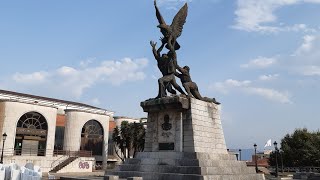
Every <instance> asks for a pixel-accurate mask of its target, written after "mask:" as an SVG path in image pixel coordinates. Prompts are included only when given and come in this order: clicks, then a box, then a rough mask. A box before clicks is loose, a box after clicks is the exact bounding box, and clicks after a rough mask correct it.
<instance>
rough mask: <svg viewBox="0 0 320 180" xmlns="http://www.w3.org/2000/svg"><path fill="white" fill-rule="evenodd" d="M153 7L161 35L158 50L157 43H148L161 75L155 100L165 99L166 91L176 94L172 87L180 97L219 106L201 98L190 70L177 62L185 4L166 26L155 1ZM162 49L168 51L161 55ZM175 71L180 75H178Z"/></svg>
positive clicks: (212, 100)
mask: <svg viewBox="0 0 320 180" xmlns="http://www.w3.org/2000/svg"><path fill="white" fill-rule="evenodd" d="M154 6H155V9H156V16H157V19H158V21H159V25H158V26H157V27H158V28H160V31H161V33H162V35H163V37H162V38H160V40H161V43H162V44H161V46H160V47H159V49H158V50H156V44H157V43H155V42H153V41H150V45H151V47H152V52H153V55H154V57H155V59H156V60H157V62H158V63H157V65H158V68H159V70H160V71H161V73H162V75H163V77H161V78H159V80H158V85H159V92H158V96H157V97H156V98H162V97H166V96H167V91H168V92H170V93H171V94H176V91H175V90H174V89H173V88H172V86H173V87H174V88H175V89H176V90H178V91H179V92H180V93H181V94H182V95H187V97H194V98H196V99H199V100H203V101H207V102H213V103H216V104H220V103H218V102H217V101H216V100H215V99H214V98H212V99H211V98H207V97H202V96H201V95H200V93H199V90H198V86H197V84H196V83H195V82H193V81H192V80H191V76H190V73H189V71H190V68H189V67H188V66H184V68H181V67H180V66H179V65H178V62H177V53H176V51H177V50H179V49H180V45H179V43H178V42H177V38H178V37H180V36H181V34H182V29H183V25H184V24H185V22H186V18H187V15H188V5H187V3H185V5H184V6H183V7H182V8H181V9H180V10H179V12H178V13H177V14H176V15H175V17H174V19H173V21H172V24H171V25H167V24H166V22H165V21H164V19H163V17H162V15H161V13H160V11H159V8H158V7H157V2H156V0H155V1H154ZM164 47H166V48H167V49H168V50H169V51H168V52H167V53H163V54H162V55H161V54H160V53H161V51H162V50H163V48H164ZM177 70H178V71H179V72H180V73H178V72H177ZM175 76H177V77H178V78H180V80H181V83H182V85H183V87H184V89H185V90H186V92H187V94H186V93H185V92H184V91H183V90H182V89H181V87H180V86H179V85H178V84H177V83H176V80H175Z"/></svg>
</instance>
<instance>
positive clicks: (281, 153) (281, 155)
mask: <svg viewBox="0 0 320 180" xmlns="http://www.w3.org/2000/svg"><path fill="white" fill-rule="evenodd" d="M279 154H280V159H281V172H282V174H283V151H282V149H281V148H280V151H279Z"/></svg>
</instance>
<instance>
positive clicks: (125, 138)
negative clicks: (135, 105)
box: [112, 121, 145, 161]
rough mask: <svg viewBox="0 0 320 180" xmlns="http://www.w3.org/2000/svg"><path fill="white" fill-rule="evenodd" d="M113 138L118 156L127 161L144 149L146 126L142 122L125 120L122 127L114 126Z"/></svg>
mask: <svg viewBox="0 0 320 180" xmlns="http://www.w3.org/2000/svg"><path fill="white" fill-rule="evenodd" d="M112 140H113V142H114V146H115V152H116V154H117V156H118V157H119V158H120V159H121V160H122V161H125V159H127V158H130V157H135V155H136V153H137V152H141V151H143V150H144V142H145V128H144V126H143V124H142V123H128V121H123V122H122V123H121V125H120V127H118V126H117V127H115V128H114V130H113V134H112Z"/></svg>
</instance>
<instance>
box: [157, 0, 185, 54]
mask: <svg viewBox="0 0 320 180" xmlns="http://www.w3.org/2000/svg"><path fill="white" fill-rule="evenodd" d="M154 7H155V8H156V16H157V19H158V21H159V25H158V26H157V27H158V28H160V31H161V33H162V34H163V38H162V43H163V44H165V43H167V46H166V48H167V49H170V47H169V46H168V45H172V46H173V47H174V49H175V50H178V49H180V45H179V43H178V42H176V40H177V38H178V37H179V36H180V35H181V33H182V29H183V25H184V24H185V22H186V18H187V15H188V4H187V3H185V5H184V6H183V7H182V8H181V9H180V10H179V12H178V13H177V14H176V16H175V17H174V19H173V21H172V23H171V25H167V24H166V22H165V21H164V19H163V17H162V15H161V13H160V11H159V8H158V6H157V1H156V0H154Z"/></svg>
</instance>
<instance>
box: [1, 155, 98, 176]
mask: <svg viewBox="0 0 320 180" xmlns="http://www.w3.org/2000/svg"><path fill="white" fill-rule="evenodd" d="M60 157H62V156H53V157H45V156H43V157H41V156H12V157H4V164H10V163H15V164H17V165H19V166H25V165H26V163H32V164H34V165H35V166H40V168H41V171H42V172H49V171H50V170H51V169H52V168H53V167H51V164H52V163H53V162H54V161H55V160H57V159H59V158H60ZM94 161H95V159H94V157H79V158H77V159H76V160H74V161H73V162H72V163H70V164H69V165H67V166H66V167H64V168H63V169H61V170H60V171H58V173H65V172H92V169H93V168H92V167H93V164H94Z"/></svg>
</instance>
